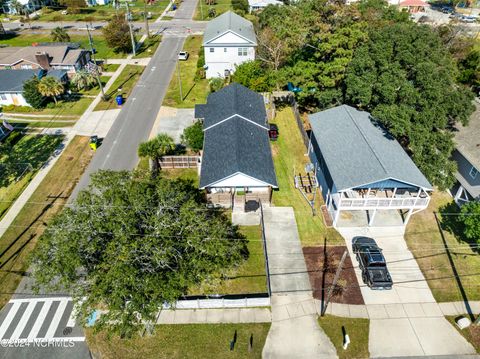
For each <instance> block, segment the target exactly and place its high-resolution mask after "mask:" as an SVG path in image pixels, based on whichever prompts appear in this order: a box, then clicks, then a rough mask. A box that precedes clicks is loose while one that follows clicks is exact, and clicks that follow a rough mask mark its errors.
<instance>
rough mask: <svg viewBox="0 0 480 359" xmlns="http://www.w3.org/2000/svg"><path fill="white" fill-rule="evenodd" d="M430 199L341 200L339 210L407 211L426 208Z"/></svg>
mask: <svg viewBox="0 0 480 359" xmlns="http://www.w3.org/2000/svg"><path fill="white" fill-rule="evenodd" d="M429 202H430V197H426V198H422V197H418V198H417V197H407V198H395V197H392V198H340V201H339V203H338V207H339V209H363V208H365V209H368V208H371V209H374V208H377V209H382V208H385V209H389V208H390V209H402V208H404V209H406V208H426V207H427V206H428V203H429Z"/></svg>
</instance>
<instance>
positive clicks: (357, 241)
mask: <svg viewBox="0 0 480 359" xmlns="http://www.w3.org/2000/svg"><path fill="white" fill-rule="evenodd" d="M352 248H353V253H355V254H356V256H357V261H358V262H359V264H360V269H361V270H362V280H363V282H364V283H365V284H366V285H368V286H369V287H370V288H371V289H392V285H393V282H392V277H391V276H390V273H389V272H388V269H387V263H386V261H385V257H384V256H383V254H382V250H381V249H380V248H379V247H378V245H377V243H376V242H375V240H374V239H372V238H369V237H355V238H353V241H352Z"/></svg>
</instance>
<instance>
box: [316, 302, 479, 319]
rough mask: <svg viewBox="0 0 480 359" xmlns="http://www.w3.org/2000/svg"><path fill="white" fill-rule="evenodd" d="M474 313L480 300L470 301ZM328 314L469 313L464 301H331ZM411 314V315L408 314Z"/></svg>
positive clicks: (383, 316)
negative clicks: (366, 303)
mask: <svg viewBox="0 0 480 359" xmlns="http://www.w3.org/2000/svg"><path fill="white" fill-rule="evenodd" d="M315 303H316V306H317V308H320V307H321V301H320V300H318V299H315ZM469 304H470V308H472V312H473V314H479V313H480V301H474V302H469ZM326 313H327V314H331V315H335V316H337V317H348V318H369V319H389V318H406V317H407V316H410V317H443V316H447V315H466V314H468V312H467V308H466V307H465V303H464V302H446V303H404V304H401V303H399V304H369V305H355V304H342V303H330V304H329V305H328V307H327V311H326ZM407 314H409V315H407Z"/></svg>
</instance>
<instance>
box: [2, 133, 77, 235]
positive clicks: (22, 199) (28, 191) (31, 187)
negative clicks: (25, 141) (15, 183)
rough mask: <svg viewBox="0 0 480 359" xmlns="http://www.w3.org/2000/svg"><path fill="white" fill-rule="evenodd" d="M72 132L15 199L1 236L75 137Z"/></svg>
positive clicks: (3, 220)
mask: <svg viewBox="0 0 480 359" xmlns="http://www.w3.org/2000/svg"><path fill="white" fill-rule="evenodd" d="M73 137H74V136H73V135H72V134H67V135H66V136H65V138H64V140H63V141H62V144H61V145H60V146H59V148H58V149H57V150H55V152H54V154H53V155H52V156H51V157H50V158H49V159H48V160H47V162H46V163H45V164H44V166H43V167H42V168H41V169H40V170H39V171H38V173H37V174H36V175H35V177H34V178H33V179H32V180H31V181H30V183H29V184H28V186H27V188H25V189H24V190H23V192H22V194H21V195H20V196H19V197H18V198H17V199H16V200H15V202H14V203H13V204H12V206H11V207H10V208H9V210H8V212H7V213H6V214H5V216H4V217H3V218H2V220H1V221H0V238H1V237H2V236H3V234H4V233H5V232H6V231H7V229H8V227H10V225H11V224H12V222H13V221H14V220H15V217H17V215H18V214H19V213H20V211H21V210H22V208H23V206H24V205H25V203H27V202H28V200H29V199H30V196H31V195H32V194H33V193H34V192H35V190H36V189H37V188H38V186H39V185H40V183H42V181H43V179H44V178H45V177H46V176H47V174H48V172H50V169H51V168H52V167H53V165H54V164H55V163H56V162H57V161H58V159H59V158H60V155H61V154H62V152H63V150H64V149H65V148H66V147H67V146H68V144H69V143H70V141H71V140H72V139H73Z"/></svg>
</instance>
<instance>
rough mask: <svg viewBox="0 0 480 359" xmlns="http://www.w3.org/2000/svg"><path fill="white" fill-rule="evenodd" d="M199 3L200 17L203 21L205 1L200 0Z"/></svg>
mask: <svg viewBox="0 0 480 359" xmlns="http://www.w3.org/2000/svg"><path fill="white" fill-rule="evenodd" d="M199 1H200V16H201V17H202V20H203V6H202V2H203V0H199Z"/></svg>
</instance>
